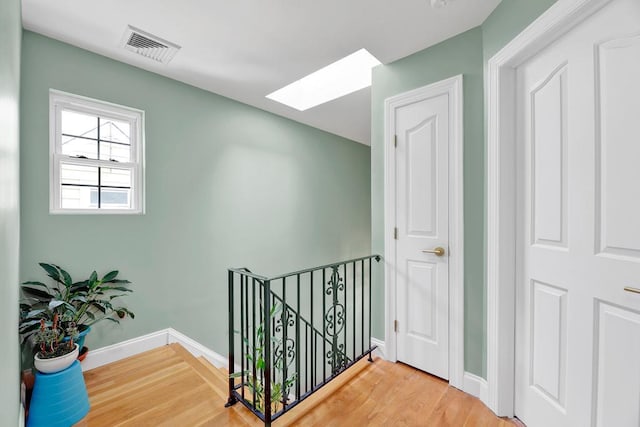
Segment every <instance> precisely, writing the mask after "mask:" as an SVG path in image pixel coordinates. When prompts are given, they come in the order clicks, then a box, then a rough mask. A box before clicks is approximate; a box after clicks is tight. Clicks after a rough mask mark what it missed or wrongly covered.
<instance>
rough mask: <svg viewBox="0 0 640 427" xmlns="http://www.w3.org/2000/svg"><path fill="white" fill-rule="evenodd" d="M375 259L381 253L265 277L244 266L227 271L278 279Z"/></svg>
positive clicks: (265, 278) (378, 258)
mask: <svg viewBox="0 0 640 427" xmlns="http://www.w3.org/2000/svg"><path fill="white" fill-rule="evenodd" d="M374 258H375V260H376V261H380V260H381V259H382V256H381V255H369V256H363V257H360V258H353V259H349V260H346V261H340V262H334V263H331V264H326V265H321V266H319V267H311V268H305V269H304V270H298V271H294V272H291V273H285V274H280V275H278V276H274V277H265V276H261V275H259V274H255V273H252V272H251V270H249V269H248V268H246V267H237V268H230V269H229V271H233V272H234V273H240V274H244V275H246V276H249V277H253V278H254V279H258V280H271V281H274V280H279V279H284V278H287V277H291V276H297V275H298V274H305V273H311V272H312V271H317V270H323V269H325V268H333V267H336V266H339V265H343V264H351V263H353V262H358V261H364V260H367V259H374Z"/></svg>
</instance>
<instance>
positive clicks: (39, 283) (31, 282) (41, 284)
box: [22, 281, 51, 292]
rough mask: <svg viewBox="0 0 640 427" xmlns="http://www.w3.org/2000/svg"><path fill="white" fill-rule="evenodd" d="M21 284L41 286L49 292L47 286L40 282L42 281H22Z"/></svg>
mask: <svg viewBox="0 0 640 427" xmlns="http://www.w3.org/2000/svg"><path fill="white" fill-rule="evenodd" d="M22 284H23V285H31V286H42V287H43V288H45V289H47V291H49V292H51V291H50V290H49V287H48V286H47V285H46V284H44V283H42V282H33V281H28V282H23V283H22Z"/></svg>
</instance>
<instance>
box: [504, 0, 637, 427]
mask: <svg viewBox="0 0 640 427" xmlns="http://www.w3.org/2000/svg"><path fill="white" fill-rule="evenodd" d="M517 85H518V111H517V115H518V125H517V126H518V127H517V129H518V170H519V171H520V172H519V182H518V188H519V189H520V191H519V192H518V225H517V229H518V236H517V241H518V245H517V247H518V253H517V272H518V285H517V290H516V396H515V412H516V415H517V416H518V417H519V418H520V419H522V420H523V421H524V423H525V424H527V426H529V427H537V426H544V427H553V426H563V427H567V426H568V427H571V426H576V427H583V426H602V427H609V426H615V427H631V426H633V427H638V426H640V294H636V293H633V292H629V291H625V289H624V288H625V287H635V288H640V1H638V0H613V1H612V2H611V3H609V4H608V5H607V6H605V7H604V8H603V9H602V10H600V11H598V12H597V13H596V14H595V15H593V16H592V17H591V18H589V19H588V20H586V21H585V22H583V23H582V24H580V25H579V26H578V27H576V28H574V29H572V30H571V31H570V32H569V33H567V34H566V35H565V36H563V37H562V38H561V39H560V40H558V41H556V42H555V43H554V44H552V45H551V46H549V47H548V48H546V49H544V50H543V51H542V52H541V53H539V54H538V55H536V56H534V57H533V58H530V59H529V60H528V61H527V62H526V63H524V64H523V65H521V66H520V67H519V68H518V69H517Z"/></svg>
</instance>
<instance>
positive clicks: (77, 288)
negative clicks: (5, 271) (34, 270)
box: [20, 263, 135, 348]
mask: <svg viewBox="0 0 640 427" xmlns="http://www.w3.org/2000/svg"><path fill="white" fill-rule="evenodd" d="M39 265H40V267H42V269H43V270H44V271H45V272H46V273H47V276H49V277H50V278H51V279H53V281H54V283H53V285H52V286H49V285H47V284H45V283H43V282H38V281H27V282H24V283H23V284H22V291H23V293H24V295H25V298H24V299H23V301H22V303H21V304H20V308H21V310H20V311H21V318H20V333H21V334H22V335H23V336H24V337H25V339H28V338H29V336H30V335H31V334H32V333H33V332H35V331H37V330H38V328H39V327H40V319H42V318H45V319H47V318H51V316H52V315H54V314H58V315H59V319H60V324H61V327H62V329H63V330H66V329H68V328H69V327H70V325H73V328H77V331H78V337H77V343H78V345H79V347H80V348H82V347H83V344H84V337H85V336H86V334H87V333H89V331H90V330H91V326H92V325H94V324H96V323H98V322H100V321H102V320H108V321H111V322H115V323H120V319H122V318H124V317H126V316H127V315H128V316H131V318H132V319H133V318H134V317H135V315H134V313H133V312H131V311H129V309H127V308H126V307H122V306H116V305H114V304H115V301H114V300H115V299H116V298H119V297H122V296H125V295H127V294H129V293H131V292H133V291H132V290H131V289H129V288H127V287H126V285H128V284H130V283H131V282H129V281H128V280H125V279H118V278H117V277H118V274H119V272H118V271H117V270H114V271H111V272H109V273H107V274H105V275H104V276H103V277H102V278H99V277H98V274H97V273H96V272H95V271H93V272H92V273H91V275H90V276H89V278H88V279H86V280H82V281H79V282H74V281H73V279H72V278H71V275H69V273H68V272H67V271H65V270H64V269H63V268H61V267H59V266H57V265H55V264H48V263H40V264H39ZM62 339H63V340H65V341H69V340H70V337H68V336H66V337H64V336H63V338H62ZM23 343H24V340H23Z"/></svg>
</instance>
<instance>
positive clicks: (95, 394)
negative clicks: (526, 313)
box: [76, 344, 516, 427]
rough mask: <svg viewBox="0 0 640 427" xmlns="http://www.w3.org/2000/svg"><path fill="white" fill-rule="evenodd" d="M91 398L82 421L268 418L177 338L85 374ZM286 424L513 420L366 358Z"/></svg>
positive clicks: (248, 422) (473, 424)
mask: <svg viewBox="0 0 640 427" xmlns="http://www.w3.org/2000/svg"><path fill="white" fill-rule="evenodd" d="M84 376H85V381H86V384H87V390H88V392H89V400H90V402H91V410H90V412H89V414H88V415H87V416H86V417H85V418H84V419H83V420H82V421H80V423H78V424H77V425H76V426H79V427H86V426H91V427H94V426H98V427H101V426H136V427H137V426H168V427H174V426H175V427H190V426H239V427H240V426H261V425H262V424H261V423H260V422H259V420H258V419H257V418H256V417H255V416H254V415H253V414H252V413H251V412H250V411H248V410H247V409H246V408H244V407H243V406H242V404H240V403H238V404H236V405H234V406H233V407H231V408H225V407H224V403H225V402H226V395H227V391H226V390H227V383H226V372H223V371H222V370H218V369H217V368H216V367H214V366H212V365H210V364H209V363H208V362H207V361H206V360H205V359H203V358H201V359H196V358H194V357H193V356H192V355H191V354H190V353H189V352H187V351H186V350H185V349H184V348H182V347H181V346H180V345H178V344H170V345H167V346H164V347H161V348H158V349H155V350H151V351H149V352H146V353H142V354H140V355H137V356H133V357H130V358H128V359H124V360H121V361H118V362H115V363H112V364H110V365H106V366H102V367H100V368H97V369H93V370H91V371H87V372H85V374H84ZM273 425H274V427H280V426H282V427H284V426H318V427H319V426H345V427H352V426H435V427H440V426H443V427H447V426H452V427H458V426H463V427H507V426H514V425H516V424H515V423H513V421H511V420H506V419H501V418H498V417H496V416H495V415H494V414H493V413H492V412H491V411H490V410H489V409H488V408H486V407H485V406H484V405H483V404H482V402H480V401H479V400H478V399H476V398H474V397H472V396H470V395H468V394H466V393H463V392H461V391H459V390H457V389H455V388H453V387H449V385H448V384H447V383H446V382H445V381H442V380H440V379H438V378H435V377H432V376H430V375H428V374H425V373H423V372H421V371H418V370H416V369H414V368H411V367H409V366H406V365H403V364H398V363H390V362H386V361H384V360H380V359H378V360H376V361H375V362H374V363H369V362H367V361H366V360H363V361H361V362H359V363H358V364H356V365H355V366H354V367H352V368H351V369H350V370H349V371H348V372H345V373H344V374H342V375H341V376H340V377H338V378H337V379H336V380H334V381H333V382H332V383H330V384H329V385H327V386H325V387H324V388H323V389H321V390H320V391H319V392H318V393H316V394H315V395H314V396H312V397H311V398H309V399H307V400H306V401H305V402H303V403H302V404H301V405H299V406H298V407H297V408H295V409H294V410H292V411H291V412H289V413H287V414H285V415H283V416H282V417H281V418H280V419H278V420H277V421H275V422H274V423H273Z"/></svg>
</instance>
